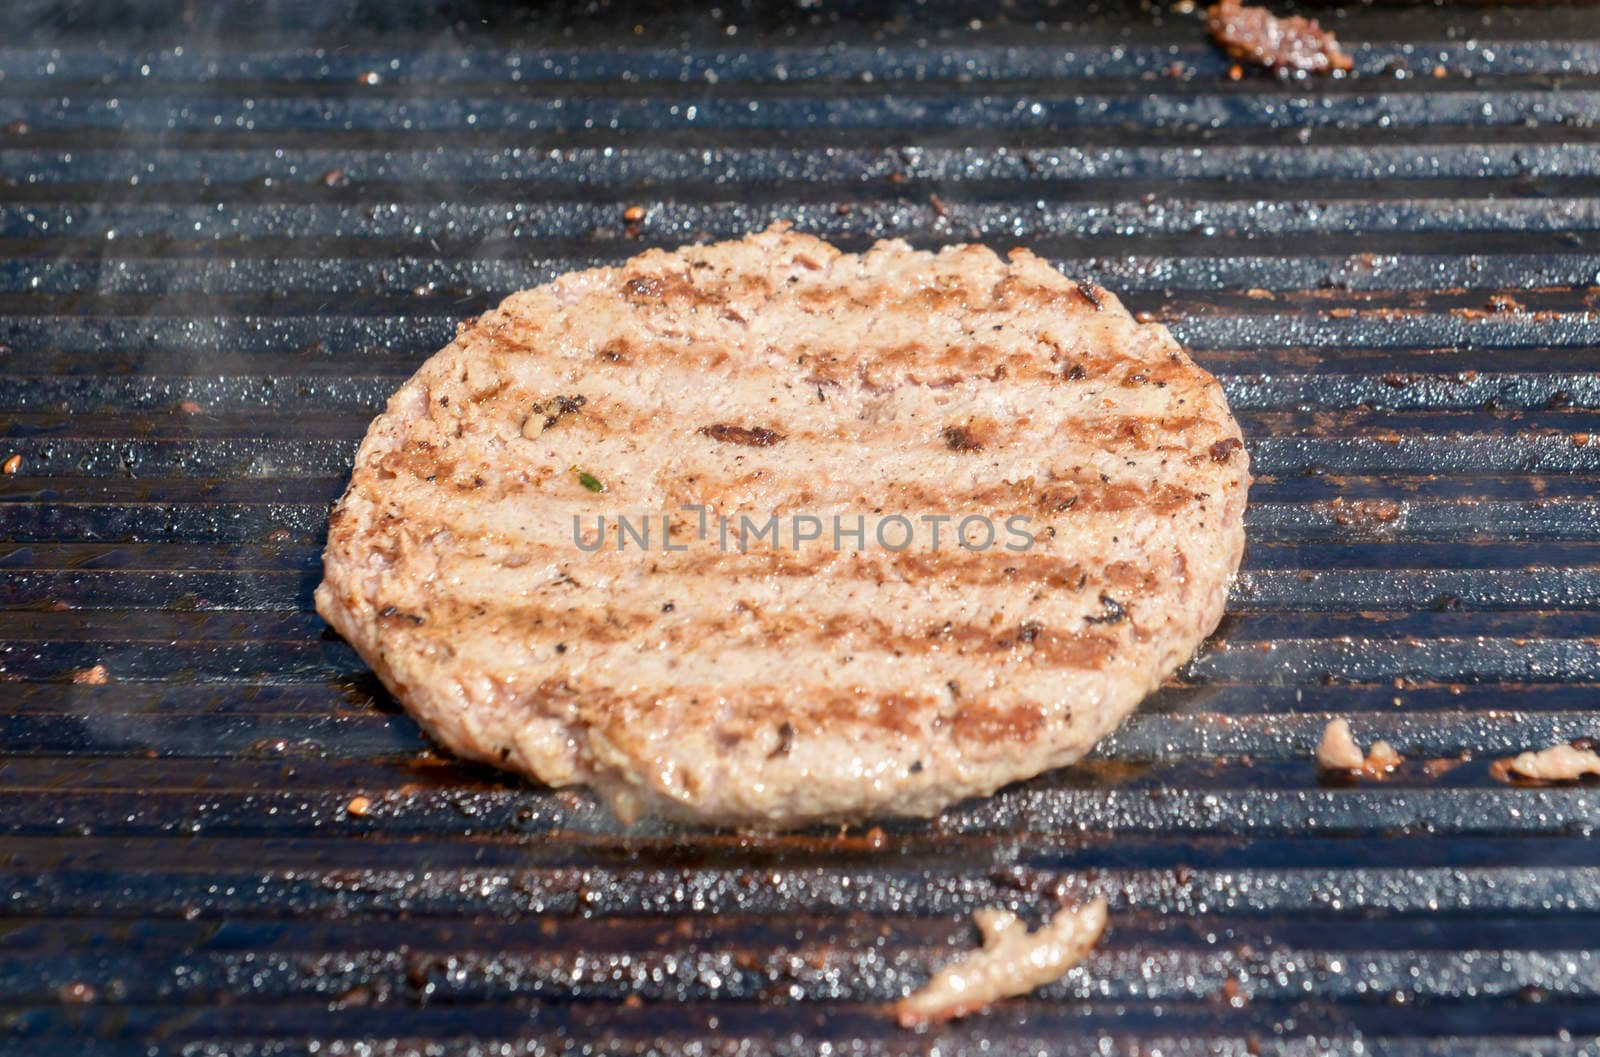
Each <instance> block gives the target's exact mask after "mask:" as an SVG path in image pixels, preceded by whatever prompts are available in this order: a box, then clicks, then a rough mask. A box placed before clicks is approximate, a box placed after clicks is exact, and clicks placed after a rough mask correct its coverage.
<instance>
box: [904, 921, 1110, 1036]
mask: <svg viewBox="0 0 1600 1057" xmlns="http://www.w3.org/2000/svg"><path fill="white" fill-rule="evenodd" d="M972 917H973V920H974V921H976V922H977V924H978V930H979V931H980V932H981V933H982V934H983V946H982V948H980V949H979V950H976V951H973V952H972V953H970V954H968V955H966V956H965V957H962V958H959V959H957V960H956V961H955V962H952V963H951V964H949V965H947V966H945V967H944V968H943V969H940V970H939V971H938V972H937V973H935V974H934V977H933V979H932V980H930V981H928V983H927V985H926V986H924V987H923V988H921V989H920V990H918V991H915V992H913V993H911V994H909V995H907V996H906V997H905V998H902V999H901V1000H900V1001H899V1002H897V1003H896V1004H895V1007H894V1012H895V1016H896V1017H897V1018H898V1019H899V1021H900V1026H901V1027H903V1028H915V1027H922V1026H925V1025H929V1024H938V1023H941V1022H943V1021H946V1020H952V1019H954V1018H956V1017H962V1016H966V1015H967V1014H968V1013H974V1012H977V1011H978V1010H980V1009H982V1008H984V1007H985V1006H987V1005H988V1004H989V1003H991V1002H994V1001H996V1000H998V999H1001V998H1008V997H1013V996H1016V995H1025V994H1027V993H1028V992H1029V991H1032V990H1034V989H1035V988H1039V987H1043V986H1044V985H1045V984H1048V983H1051V982H1052V981H1054V980H1057V979H1059V978H1060V977H1061V976H1062V974H1064V973H1065V972H1066V971H1067V970H1068V969H1070V968H1072V967H1073V966H1074V965H1076V964H1077V963H1078V962H1079V961H1081V960H1083V957H1084V956H1085V955H1086V954H1088V953H1089V951H1090V950H1092V949H1093V947H1094V945H1095V943H1096V941H1098V940H1099V939H1100V934H1101V933H1102V932H1103V931H1105V927H1106V901H1105V899H1104V897H1102V898H1099V899H1096V900H1094V901H1093V902H1092V903H1086V904H1084V905H1082V906H1079V907H1072V908H1068V909H1063V910H1060V911H1058V912H1057V913H1056V915H1055V916H1054V917H1053V918H1051V919H1050V921H1049V922H1048V923H1047V924H1045V925H1042V926H1041V927H1040V928H1039V930H1038V931H1037V932H1029V931H1028V926H1027V925H1026V924H1025V923H1024V922H1023V921H1022V920H1021V919H1020V918H1018V917H1017V916H1016V915H1015V914H1013V913H1011V912H1010V911H1009V910H1003V909H1001V908H999V907H985V908H984V909H982V910H979V911H978V912H977V913H975V914H973V916H972Z"/></svg>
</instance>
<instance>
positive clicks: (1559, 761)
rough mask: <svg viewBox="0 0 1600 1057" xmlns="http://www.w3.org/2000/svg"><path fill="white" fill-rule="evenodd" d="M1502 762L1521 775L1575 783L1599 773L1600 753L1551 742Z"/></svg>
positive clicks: (1543, 779)
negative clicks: (1587, 775)
mask: <svg viewBox="0 0 1600 1057" xmlns="http://www.w3.org/2000/svg"><path fill="white" fill-rule="evenodd" d="M1501 762H1502V763H1504V764H1505V770H1508V771H1510V772H1511V773H1512V774H1514V775H1516V776H1517V777H1518V778H1531V779H1534V780H1535V781H1540V782H1574V781H1577V780H1578V779H1579V778H1582V777H1583V776H1584V775H1586V774H1600V753H1596V752H1595V751H1594V750H1593V749H1580V748H1578V747H1576V746H1574V745H1552V746H1550V747H1549V748H1548V749H1541V750H1539V751H1538V752H1525V753H1522V754H1521V755H1520V756H1515V757H1512V758H1511V759H1510V760H1503V761H1501Z"/></svg>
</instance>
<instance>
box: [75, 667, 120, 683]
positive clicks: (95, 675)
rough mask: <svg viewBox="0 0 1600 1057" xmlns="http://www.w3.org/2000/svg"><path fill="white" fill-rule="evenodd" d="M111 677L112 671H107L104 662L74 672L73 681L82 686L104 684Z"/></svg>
mask: <svg viewBox="0 0 1600 1057" xmlns="http://www.w3.org/2000/svg"><path fill="white" fill-rule="evenodd" d="M110 679H111V673H110V672H107V671H106V666H105V665H103V664H97V665H95V666H94V667H93V668H85V669H83V670H82V671H77V672H73V673H72V681H73V682H75V683H77V684H79V685H80V686H104V685H106V683H107V682H109V681H110Z"/></svg>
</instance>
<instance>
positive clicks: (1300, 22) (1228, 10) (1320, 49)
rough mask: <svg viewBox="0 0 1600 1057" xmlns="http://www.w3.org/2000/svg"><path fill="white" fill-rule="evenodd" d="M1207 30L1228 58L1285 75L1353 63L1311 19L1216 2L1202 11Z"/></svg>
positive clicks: (1342, 67)
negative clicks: (1289, 16)
mask: <svg viewBox="0 0 1600 1057" xmlns="http://www.w3.org/2000/svg"><path fill="white" fill-rule="evenodd" d="M1206 29H1207V30H1209V31H1210V33H1211V39H1212V40H1214V41H1216V42H1217V44H1218V45H1220V46H1221V48H1222V50H1223V51H1225V52H1227V53H1228V57H1229V58H1233V59H1238V60H1239V61H1240V62H1251V63H1255V64H1256V65H1258V66H1265V67H1267V68H1268V69H1271V70H1277V71H1279V72H1283V73H1296V74H1305V73H1328V72H1330V71H1332V70H1348V69H1350V68H1351V67H1352V66H1353V65H1354V63H1353V62H1352V61H1351V59H1350V56H1348V55H1346V54H1345V53H1344V51H1343V50H1342V49H1341V48H1340V47H1339V42H1338V41H1337V40H1335V39H1334V36H1333V34H1332V33H1329V32H1328V31H1327V30H1325V29H1323V28H1322V26H1321V24H1320V23H1318V22H1317V20H1316V19H1314V18H1301V17H1300V16H1298V15H1296V16H1293V17H1291V18H1279V17H1278V16H1276V15H1274V14H1273V13H1272V12H1271V11H1268V10H1267V9H1266V8H1264V7H1254V6H1247V5H1245V4H1243V3H1241V2H1240V0H1219V2H1218V3H1215V4H1212V5H1211V6H1210V7H1209V8H1207V9H1206Z"/></svg>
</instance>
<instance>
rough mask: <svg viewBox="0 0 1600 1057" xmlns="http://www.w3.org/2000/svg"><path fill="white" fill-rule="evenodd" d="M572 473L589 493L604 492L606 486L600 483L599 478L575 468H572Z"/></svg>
mask: <svg viewBox="0 0 1600 1057" xmlns="http://www.w3.org/2000/svg"><path fill="white" fill-rule="evenodd" d="M572 472H573V473H575V474H577V475H578V483H579V484H581V485H583V487H585V488H587V489H588V490H589V491H591V492H604V491H605V490H606V486H605V485H604V484H603V483H602V482H601V480H600V478H598V477H596V476H595V475H594V474H592V473H588V472H587V471H584V470H580V469H578V468H577V467H576V466H574V467H573V468H572Z"/></svg>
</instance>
